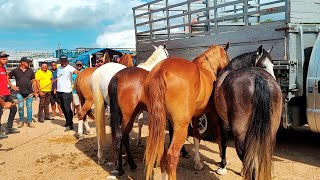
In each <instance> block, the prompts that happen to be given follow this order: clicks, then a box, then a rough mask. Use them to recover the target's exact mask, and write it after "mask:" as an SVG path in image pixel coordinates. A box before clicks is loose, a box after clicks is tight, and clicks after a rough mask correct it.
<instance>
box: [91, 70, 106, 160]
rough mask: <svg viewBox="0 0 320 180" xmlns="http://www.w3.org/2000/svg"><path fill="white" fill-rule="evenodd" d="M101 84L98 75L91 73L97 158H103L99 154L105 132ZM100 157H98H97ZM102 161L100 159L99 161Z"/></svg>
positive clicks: (104, 140)
mask: <svg viewBox="0 0 320 180" xmlns="http://www.w3.org/2000/svg"><path fill="white" fill-rule="evenodd" d="M100 82H101V78H100V74H99V73H93V74H92V77H91V90H92V94H93V99H94V108H95V110H94V113H95V123H96V128H97V140H98V158H101V157H103V154H99V150H101V149H102V148H103V147H102V146H103V145H104V143H105V142H106V130H105V126H106V125H105V118H104V116H105V103H104V99H103V95H102V93H101V90H100V85H99V83H100ZM99 156H100V157H99ZM99 160H102V159H99Z"/></svg>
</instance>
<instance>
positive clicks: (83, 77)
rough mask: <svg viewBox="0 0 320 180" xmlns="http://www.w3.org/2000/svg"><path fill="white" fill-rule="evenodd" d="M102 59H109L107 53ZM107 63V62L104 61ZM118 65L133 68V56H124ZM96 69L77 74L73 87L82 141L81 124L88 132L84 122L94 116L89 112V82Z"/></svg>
mask: <svg viewBox="0 0 320 180" xmlns="http://www.w3.org/2000/svg"><path fill="white" fill-rule="evenodd" d="M103 57H104V58H103V59H105V60H106V59H110V58H107V57H109V55H107V53H105V54H104V56H103ZM104 62H107V61H104ZM119 63H120V64H122V65H124V66H127V67H131V66H133V55H130V54H124V55H123V56H121V58H120V62H119ZM96 69H97V68H96V67H89V68H86V69H84V70H83V71H82V72H81V73H79V74H78V76H77V79H76V83H75V87H76V91H77V94H78V96H79V99H80V103H81V110H80V111H79V112H77V113H78V118H79V122H78V138H79V139H83V123H84V125H85V127H86V130H87V131H89V130H90V126H89V124H88V122H87V121H86V116H87V115H88V116H89V117H90V118H92V119H94V115H93V113H92V111H91V107H92V105H93V94H92V90H91V88H90V80H91V76H92V74H93V72H94V71H95V70H96Z"/></svg>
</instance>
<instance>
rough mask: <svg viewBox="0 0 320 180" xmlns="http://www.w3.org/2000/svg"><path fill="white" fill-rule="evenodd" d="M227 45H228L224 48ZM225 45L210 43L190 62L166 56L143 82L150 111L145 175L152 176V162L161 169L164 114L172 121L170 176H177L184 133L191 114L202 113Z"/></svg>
mask: <svg viewBox="0 0 320 180" xmlns="http://www.w3.org/2000/svg"><path fill="white" fill-rule="evenodd" d="M226 49H227V48H226ZM226 49H225V48H223V47H221V46H217V45H214V46H211V47H210V48H209V49H208V50H207V51H206V52H204V53H203V54H201V55H200V56H198V57H197V58H195V59H194V60H193V61H192V62H190V61H188V60H186V59H182V58H178V57H169V58H167V59H166V60H164V61H162V62H160V63H159V64H157V65H156V66H155V67H154V68H153V69H152V70H151V71H150V73H149V74H148V77H147V79H146V82H145V87H144V90H145V96H146V102H147V109H148V112H149V137H148V138H147V146H146V152H145V162H146V179H151V178H152V177H151V175H152V170H153V167H154V165H156V166H157V167H158V166H159V165H160V162H161V170H163V169H164V159H165V151H164V137H165V136H164V130H165V126H166V117H168V119H169V120H170V121H171V123H172V125H173V132H174V133H173V138H172V142H171V144H170V147H169V149H168V153H167V157H168V159H167V160H168V174H169V179H176V168H177V165H178V162H179V157H180V150H181V148H182V146H183V144H184V143H185V140H186V137H187V131H188V126H189V124H190V122H191V119H192V117H194V116H200V115H201V114H203V112H204V110H205V108H206V107H207V103H208V101H209V98H210V96H211V92H212V90H213V83H214V82H215V80H216V74H217V72H218V70H220V69H222V68H224V67H225V66H226V65H227V64H228V62H229V58H228V55H227V52H226Z"/></svg>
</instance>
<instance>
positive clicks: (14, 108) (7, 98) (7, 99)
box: [0, 95, 17, 129]
mask: <svg viewBox="0 0 320 180" xmlns="http://www.w3.org/2000/svg"><path fill="white" fill-rule="evenodd" d="M3 98H4V101H5V102H12V103H13V99H12V97H11V95H8V96H3ZM16 113H17V106H16V105H13V106H12V107H11V108H10V114H9V117H8V123H7V128H9V129H10V128H12V125H13V119H14V116H15V115H16ZM2 114H3V106H0V120H1V116H2ZM0 125H1V124H0Z"/></svg>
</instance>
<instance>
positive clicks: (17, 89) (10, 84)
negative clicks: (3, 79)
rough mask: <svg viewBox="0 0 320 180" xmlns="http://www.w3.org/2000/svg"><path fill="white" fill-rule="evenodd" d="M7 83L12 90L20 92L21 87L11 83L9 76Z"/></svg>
mask: <svg viewBox="0 0 320 180" xmlns="http://www.w3.org/2000/svg"><path fill="white" fill-rule="evenodd" d="M7 81H8V84H9V86H10V87H11V89H13V90H15V91H19V87H18V86H15V85H13V84H12V83H11V81H10V79H9V75H7Z"/></svg>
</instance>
